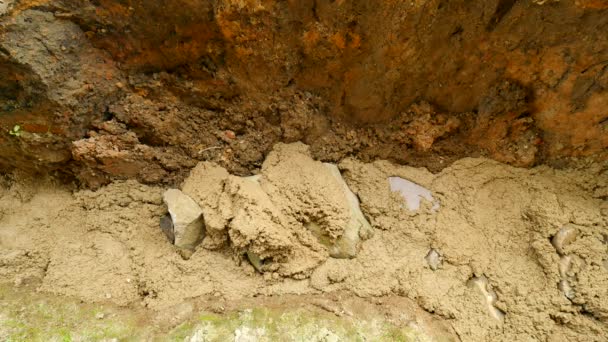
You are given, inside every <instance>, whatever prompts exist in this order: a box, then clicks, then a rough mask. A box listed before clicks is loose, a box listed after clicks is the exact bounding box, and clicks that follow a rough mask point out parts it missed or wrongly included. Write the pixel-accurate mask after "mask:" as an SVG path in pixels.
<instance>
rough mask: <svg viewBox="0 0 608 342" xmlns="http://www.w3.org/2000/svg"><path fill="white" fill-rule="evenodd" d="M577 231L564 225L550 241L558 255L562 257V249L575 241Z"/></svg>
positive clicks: (570, 225)
mask: <svg viewBox="0 0 608 342" xmlns="http://www.w3.org/2000/svg"><path fill="white" fill-rule="evenodd" d="M577 234H578V229H576V227H574V225H572V224H566V225H564V226H563V227H562V228H561V229H560V230H559V232H557V234H555V236H554V237H553V239H551V244H552V245H553V247H555V250H557V253H559V255H564V248H566V246H568V245H569V244H571V243H572V242H574V240H576V235H577Z"/></svg>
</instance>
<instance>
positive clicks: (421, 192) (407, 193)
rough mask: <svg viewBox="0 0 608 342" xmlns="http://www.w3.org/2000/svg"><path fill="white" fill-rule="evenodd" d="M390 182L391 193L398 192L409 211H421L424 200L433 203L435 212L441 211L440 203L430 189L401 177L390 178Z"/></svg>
mask: <svg viewBox="0 0 608 342" xmlns="http://www.w3.org/2000/svg"><path fill="white" fill-rule="evenodd" d="M388 182H389V185H390V189H391V191H392V192H398V193H399V194H400V195H401V196H402V197H403V199H404V200H405V204H406V205H407V208H408V209H409V210H412V211H416V210H418V209H420V202H421V201H422V199H423V198H424V199H425V200H427V201H429V202H432V203H433V207H432V208H431V209H432V210H433V211H436V210H438V209H439V202H437V201H435V200H434V199H433V195H432V193H431V191H430V190H429V189H426V188H424V187H422V186H420V185H418V184H416V183H414V182H410V181H409V180H407V179H403V178H401V177H389V178H388Z"/></svg>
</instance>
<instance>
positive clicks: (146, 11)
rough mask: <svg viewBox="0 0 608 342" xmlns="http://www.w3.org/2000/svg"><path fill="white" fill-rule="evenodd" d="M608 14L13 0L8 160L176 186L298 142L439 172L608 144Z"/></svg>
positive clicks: (1, 47) (473, 4) (453, 5)
mask: <svg viewBox="0 0 608 342" xmlns="http://www.w3.org/2000/svg"><path fill="white" fill-rule="evenodd" d="M606 31H608V2H607V1H606V0H576V1H574V0H562V1H537V0H522V1H514V0H491V1H485V0H474V1H470V0H466V1H465V0H447V1H446V0H417V1H372V2H370V1H363V0H361V1H332V2H327V1H317V0H305V1H273V0H247V1H235V0H217V1H197V0H183V1H144V2H141V1H140V2H136V1H117V0H104V1H93V2H87V3H86V4H83V3H82V2H81V1H75V0H21V1H8V0H6V1H4V3H3V6H2V7H0V73H1V74H2V75H3V77H2V79H1V80H0V128H1V129H0V130H1V132H0V169H1V170H5V171H6V170H10V169H12V168H15V167H16V168H19V169H24V170H30V171H32V170H38V171H43V172H48V171H57V172H58V173H59V174H61V175H65V176H68V177H70V178H73V177H75V178H76V179H77V180H79V181H80V182H82V183H84V184H85V185H88V186H91V187H97V186H100V185H102V184H107V183H108V182H109V181H111V180H113V179H137V180H138V181H141V182H144V183H169V184H177V183H179V182H180V181H181V180H183V178H184V176H185V175H186V174H187V173H188V171H189V170H190V169H191V168H193V167H194V166H195V165H196V164H197V163H198V162H199V161H203V160H209V161H214V162H217V163H220V164H221V165H222V166H223V167H226V168H227V169H228V170H229V171H231V172H233V173H235V174H238V175H247V174H251V172H252V170H255V169H256V168H259V167H260V165H261V163H262V161H263V160H264V158H265V156H266V154H267V153H268V152H269V151H270V149H271V148H272V146H273V145H274V144H275V143H277V142H281V141H282V142H293V141H297V140H302V141H304V142H306V143H308V144H309V145H311V148H312V151H313V153H314V155H315V157H317V158H319V159H321V160H324V161H334V162H335V161H338V160H340V159H342V158H343V157H346V156H352V155H356V156H357V157H359V158H360V159H361V160H365V161H372V160H375V159H390V160H393V161H396V162H398V163H408V164H410V165H414V166H426V167H428V168H429V169H431V170H434V171H438V170H440V169H442V168H444V167H445V166H446V165H449V164H450V163H451V162H453V161H455V160H457V159H459V158H462V157H466V156H487V157H489V158H492V159H495V160H499V161H502V162H506V163H509V164H512V165H517V166H533V165H537V164H539V163H551V164H553V165H555V166H559V167H561V166H563V165H564V163H566V162H568V161H569V160H571V158H583V157H584V158H587V157H590V158H592V159H594V160H605V159H606V156H607V155H606V150H607V147H608V133H607V129H608V123H607V119H608V113H607V112H606V110H605V108H606V107H607V106H608V100H607V99H608V71H607V70H608V36H606V34H605V32H606ZM17 126H19V127H18V130H15V129H16V128H17Z"/></svg>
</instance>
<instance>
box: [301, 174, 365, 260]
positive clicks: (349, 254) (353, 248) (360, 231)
mask: <svg viewBox="0 0 608 342" xmlns="http://www.w3.org/2000/svg"><path fill="white" fill-rule="evenodd" d="M323 165H325V167H326V168H327V169H328V170H329V172H330V173H331V175H332V176H333V177H334V178H335V180H336V182H338V183H339V184H340V186H341V188H342V190H343V191H344V196H345V197H346V200H347V201H348V208H349V215H350V219H349V221H348V223H347V225H346V227H344V233H343V234H342V236H340V238H338V239H337V240H336V241H335V242H334V243H333V244H332V245H330V246H329V255H330V256H332V257H334V258H354V257H355V256H356V255H357V252H358V249H359V243H360V242H361V240H367V239H369V238H370V237H371V236H372V235H373V228H372V226H371V225H370V224H369V222H367V219H366V218H365V216H364V215H363V212H361V207H360V206H359V199H358V198H357V195H355V194H354V193H353V192H352V191H351V190H350V188H349V187H348V184H346V182H345V181H344V179H343V178H342V174H341V173H340V170H339V169H338V167H337V166H336V165H334V164H329V163H324V164H323ZM313 228H314V227H313ZM313 232H314V229H313ZM321 240H322V239H321ZM321 242H323V241H321Z"/></svg>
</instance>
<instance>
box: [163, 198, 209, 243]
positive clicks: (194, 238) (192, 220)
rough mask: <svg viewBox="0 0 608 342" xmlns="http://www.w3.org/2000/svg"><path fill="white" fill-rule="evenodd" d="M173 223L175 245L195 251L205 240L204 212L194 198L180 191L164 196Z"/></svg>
mask: <svg viewBox="0 0 608 342" xmlns="http://www.w3.org/2000/svg"><path fill="white" fill-rule="evenodd" d="M163 201H164V202H165V204H166V205H167V208H168V210H169V215H171V220H172V221H173V231H174V236H175V245H176V246H177V247H180V248H187V249H193V248H194V247H196V245H197V244H198V243H199V242H200V241H201V240H202V238H203V227H204V222H203V216H202V214H203V211H202V210H201V208H200V207H199V206H198V204H196V202H194V200H193V199H192V198H190V197H189V196H188V195H185V194H184V193H182V192H181V191H180V190H177V189H169V190H167V191H165V193H164V194H163Z"/></svg>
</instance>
